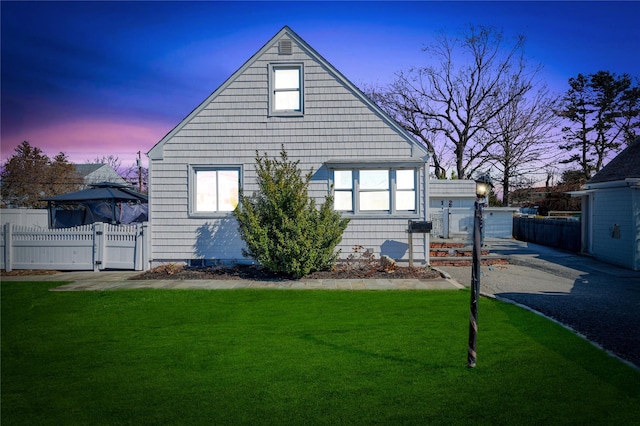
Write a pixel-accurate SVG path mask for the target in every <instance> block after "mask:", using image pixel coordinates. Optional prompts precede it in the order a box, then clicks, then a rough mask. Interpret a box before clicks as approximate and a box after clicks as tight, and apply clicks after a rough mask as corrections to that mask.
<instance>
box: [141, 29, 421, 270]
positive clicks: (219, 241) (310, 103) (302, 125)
mask: <svg viewBox="0 0 640 426" xmlns="http://www.w3.org/2000/svg"><path fill="white" fill-rule="evenodd" d="M279 61H281V62H298V63H304V116H302V117H268V94H269V87H268V74H267V72H268V64H269V63H271V62H279ZM245 67H246V68H244V70H243V71H242V72H241V73H240V74H238V75H237V76H236V77H235V78H234V79H233V80H231V81H229V82H227V83H226V85H223V89H222V90H219V92H218V93H217V94H216V95H215V96H214V97H213V98H210V102H209V103H208V104H206V105H204V108H202V109H200V110H199V112H198V113H197V114H196V115H194V116H192V117H191V119H190V120H189V121H188V122H184V123H182V125H181V126H180V127H179V128H176V129H175V130H174V132H173V134H172V135H171V134H170V135H171V137H170V138H169V139H166V140H164V141H163V142H162V143H161V146H160V147H157V148H154V149H152V152H154V155H150V161H149V163H150V223H151V228H152V247H153V248H152V258H153V262H154V264H159V263H162V262H176V261H183V260H188V259H196V258H205V259H220V260H231V261H233V260H236V261H237V260H241V259H242V258H241V248H242V247H243V243H242V241H241V240H240V238H239V237H238V235H237V227H236V223H235V220H234V219H233V216H232V214H231V213H229V214H228V215H226V217H212V218H195V217H189V214H188V212H189V188H188V180H189V165H191V166H195V165H203V166H204V165H206V166H237V165H242V184H243V190H244V191H245V193H251V192H252V191H254V190H256V189H257V184H256V172H255V155H256V150H257V151H258V152H259V153H260V154H261V155H262V153H264V152H266V153H268V155H269V156H270V157H276V156H279V153H280V150H281V147H282V145H284V148H285V150H286V151H287V153H288V156H289V158H290V159H292V160H300V165H299V166H300V168H301V169H302V171H303V172H304V173H306V172H307V171H308V170H311V169H314V170H315V173H314V176H313V179H312V183H311V186H310V195H311V196H313V197H316V198H317V201H318V202H322V200H323V198H324V196H326V195H327V193H328V191H329V185H330V182H329V178H330V176H331V173H330V172H329V170H327V169H326V167H323V163H324V162H325V161H327V160H329V159H339V158H345V159H350V158H351V159H353V158H360V157H367V158H384V159H390V158H394V157H398V158H407V157H411V156H412V155H416V154H415V151H416V149H415V147H414V146H412V144H411V143H409V142H408V141H407V140H406V138H405V137H403V136H402V135H401V134H400V133H399V132H398V131H397V130H396V129H394V128H392V127H390V126H389V125H388V124H387V122H385V121H384V120H383V119H382V118H381V116H380V115H379V113H378V112H376V111H374V110H372V108H371V107H370V106H369V105H367V104H366V103H364V102H363V101H362V100H361V99H360V98H358V97H357V96H355V94H354V93H353V92H352V91H351V90H350V89H349V87H347V86H346V85H345V84H344V83H343V81H342V80H341V79H339V78H336V76H335V75H334V74H332V73H331V72H329V70H328V69H327V68H326V67H325V66H324V65H323V64H322V63H321V62H319V61H317V60H316V59H315V57H312V56H309V55H307V54H306V53H305V52H304V51H303V50H301V49H300V47H299V46H298V44H297V43H296V42H295V41H294V42H293V54H292V55H286V56H282V55H278V45H277V41H276V42H274V43H273V44H272V45H271V47H270V48H268V49H267V50H266V51H265V52H264V53H263V55H261V56H259V57H257V58H254V60H253V62H249V63H248V65H247V64H245ZM154 150H161V156H160V155H158V154H157V152H155V151H154ZM150 153H151V152H150ZM160 157H161V158H160ZM423 182H424V179H423V172H421V173H420V185H419V188H423V186H422V185H423ZM421 195H422V194H421ZM419 205H420V207H419V209H420V212H421V213H422V215H424V211H425V204H424V197H422V196H421V197H420V199H419ZM406 226H407V219H406V218H404V219H394V218H391V217H384V218H379V219H360V218H354V219H353V220H352V222H351V224H350V225H349V228H348V229H347V231H346V232H345V234H344V238H343V244H342V246H341V247H340V248H341V249H342V252H343V254H345V253H346V254H348V252H350V251H351V247H352V246H354V245H363V246H365V247H370V248H373V249H374V251H376V253H377V254H379V253H380V252H381V250H382V249H381V247H382V244H384V243H385V241H387V240H393V241H396V240H397V241H403V242H405V243H406V241H407V234H406V232H405V230H406ZM207 237H208V239H209V240H210V241H209V242H207ZM421 241H422V242H421ZM385 247H389V243H387V245H386V246H385ZM414 253H415V254H414V258H415V259H417V260H420V259H424V240H423V237H422V236H421V237H418V238H414ZM405 257H406V258H408V253H407V254H406V256H405Z"/></svg>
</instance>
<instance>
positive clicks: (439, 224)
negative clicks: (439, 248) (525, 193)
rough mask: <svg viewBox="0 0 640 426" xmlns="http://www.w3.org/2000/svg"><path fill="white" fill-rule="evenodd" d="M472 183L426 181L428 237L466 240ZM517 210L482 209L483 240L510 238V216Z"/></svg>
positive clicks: (473, 190) (469, 235) (473, 199)
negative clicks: (429, 226) (427, 188)
mask: <svg viewBox="0 0 640 426" xmlns="http://www.w3.org/2000/svg"><path fill="white" fill-rule="evenodd" d="M476 199H477V197H476V182H475V181H474V180H470V179H459V180H458V179H453V180H444V179H432V180H430V181H429V211H430V213H429V216H430V220H431V221H432V222H433V231H432V232H431V236H432V237H442V238H455V239H463V240H469V239H471V238H472V233H473V211H474V208H475V202H476ZM517 210H518V209H517V208H512V207H487V208H485V209H484V216H483V217H484V233H485V234H484V235H485V237H487V238H511V236H512V233H513V214H514V213H515V212H516V211H517Z"/></svg>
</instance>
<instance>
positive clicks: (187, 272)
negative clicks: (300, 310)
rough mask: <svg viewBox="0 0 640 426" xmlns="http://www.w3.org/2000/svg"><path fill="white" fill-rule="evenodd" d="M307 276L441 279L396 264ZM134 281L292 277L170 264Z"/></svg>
mask: <svg viewBox="0 0 640 426" xmlns="http://www.w3.org/2000/svg"><path fill="white" fill-rule="evenodd" d="M303 278H304V279H354V278H355V279H357V278H386V279H394V278H404V279H408V278H417V279H435V278H440V273H439V272H438V271H435V270H433V269H431V268H429V267H413V268H409V267H396V268H394V269H393V270H389V271H386V270H383V269H381V268H373V267H364V268H360V267H353V266H350V267H344V266H342V267H341V266H340V265H338V267H336V268H334V269H333V270H331V271H318V272H313V273H311V274H309V275H307V276H305V277H303ZM130 279H132V280H172V279H173V280H216V279H218V280H256V281H286V280H291V279H292V277H290V276H287V275H283V274H276V273H273V272H271V271H268V270H266V269H264V268H261V267H259V266H256V265H236V266H234V267H186V266H181V265H175V264H169V265H162V266H158V267H157V268H154V269H151V270H149V271H145V272H143V273H141V274H139V275H136V276H134V277H131V278H130Z"/></svg>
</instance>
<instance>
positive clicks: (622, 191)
mask: <svg viewBox="0 0 640 426" xmlns="http://www.w3.org/2000/svg"><path fill="white" fill-rule="evenodd" d="M571 195H572V196H574V197H575V196H580V197H582V224H581V226H582V251H583V252H585V253H589V254H591V255H593V256H594V257H595V258H597V259H599V260H602V261H604V262H608V263H612V264H615V265H620V266H623V267H625V268H629V269H633V270H636V271H637V270H640V138H636V140H635V141H634V142H633V143H631V144H630V145H629V146H628V147H627V148H626V149H624V150H623V151H622V152H620V154H618V155H617V156H616V157H615V158H614V159H613V160H611V161H610V162H609V164H607V165H606V166H605V167H603V168H602V169H601V170H600V171H599V172H598V173H596V174H595V176H593V177H592V178H591V179H590V180H588V181H587V182H586V184H585V185H584V187H583V189H582V190H580V191H573V192H571Z"/></svg>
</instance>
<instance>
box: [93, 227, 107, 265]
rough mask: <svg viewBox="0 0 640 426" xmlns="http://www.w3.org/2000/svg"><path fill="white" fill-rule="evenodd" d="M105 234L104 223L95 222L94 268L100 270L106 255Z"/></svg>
mask: <svg viewBox="0 0 640 426" xmlns="http://www.w3.org/2000/svg"><path fill="white" fill-rule="evenodd" d="M105 251H106V250H105V235H104V223H103V222H96V223H94V224H93V270H94V272H98V271H99V270H100V269H103V266H102V265H103V264H104V263H103V262H104V260H105V259H104V256H105Z"/></svg>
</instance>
